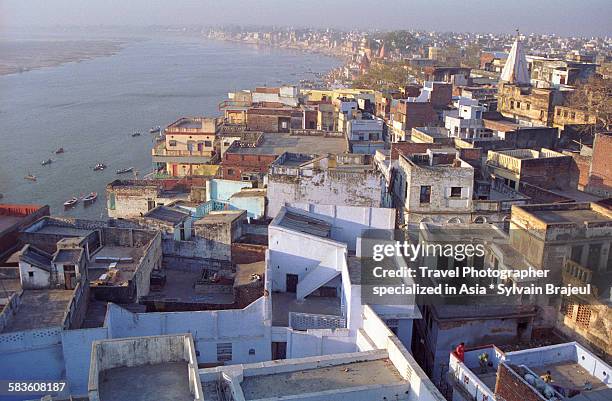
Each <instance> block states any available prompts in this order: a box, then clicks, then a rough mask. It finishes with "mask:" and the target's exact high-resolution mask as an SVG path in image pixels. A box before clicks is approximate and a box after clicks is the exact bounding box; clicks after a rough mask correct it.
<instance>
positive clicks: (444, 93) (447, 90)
mask: <svg viewBox="0 0 612 401" xmlns="http://www.w3.org/2000/svg"><path fill="white" fill-rule="evenodd" d="M452 99H453V85H452V84H442V83H434V84H433V90H432V91H431V98H430V99H429V101H430V102H431V104H432V105H433V107H444V106H446V105H448V104H450V103H451V101H452Z"/></svg>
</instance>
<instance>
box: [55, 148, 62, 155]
mask: <svg viewBox="0 0 612 401" xmlns="http://www.w3.org/2000/svg"><path fill="white" fill-rule="evenodd" d="M60 153H64V148H59V149H57V150H56V151H55V154H56V155H59V154H60Z"/></svg>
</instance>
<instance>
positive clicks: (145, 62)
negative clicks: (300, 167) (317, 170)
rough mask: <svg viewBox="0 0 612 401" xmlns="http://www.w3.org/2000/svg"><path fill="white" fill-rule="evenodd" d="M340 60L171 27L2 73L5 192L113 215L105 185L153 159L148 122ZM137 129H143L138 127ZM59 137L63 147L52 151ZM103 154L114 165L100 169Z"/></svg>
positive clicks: (212, 106) (0, 137) (0, 185)
mask: <svg viewBox="0 0 612 401" xmlns="http://www.w3.org/2000/svg"><path fill="white" fill-rule="evenodd" d="M338 64H339V62H338V61H337V60H335V59H332V58H329V57H325V56H321V55H312V54H304V53H300V52H294V51H290V50H282V49H270V48H256V47H251V46H247V45H242V44H234V43H225V42H214V41H206V40H203V39H199V38H185V37H172V38H168V37H164V38H147V39H146V40H133V41H128V42H127V43H126V44H125V47H124V48H123V50H121V51H120V52H119V53H117V54H115V55H113V56H107V57H98V58H95V59H92V60H87V61H82V62H79V63H68V64H63V65H60V66H56V67H48V68H42V69H39V70H32V71H28V72H24V73H21V74H13V75H6V76H0V193H1V194H3V195H4V198H3V199H2V200H1V201H0V202H2V203H37V204H48V205H50V206H51V213H52V214H61V215H68V216H74V217H84V218H92V219H100V218H102V219H103V218H106V199H105V195H104V194H105V190H104V188H105V185H106V184H107V183H109V182H111V181H112V180H114V179H116V178H117V175H116V173H115V171H116V170H117V169H121V168H126V167H131V166H133V167H134V168H135V169H136V170H138V171H139V172H140V173H141V176H142V175H144V174H145V173H147V172H149V171H151V169H152V163H151V150H150V149H151V144H152V138H151V137H152V135H151V134H149V128H150V127H153V126H158V125H160V126H162V127H163V126H164V125H167V124H169V123H171V122H173V121H175V120H177V119H178V118H179V117H181V116H200V115H203V116H216V115H220V113H219V111H218V104H219V102H221V101H222V100H224V99H225V98H226V96H227V92H230V91H234V90H239V89H248V88H253V87H255V86H258V85H265V84H267V85H268V86H278V85H279V84H281V83H297V81H299V80H300V79H303V78H312V76H311V75H309V71H315V72H326V71H328V70H329V69H331V68H333V67H336V66H337V65H338ZM135 130H140V131H141V132H142V135H141V136H140V137H136V138H133V137H131V135H130V134H131V133H132V132H134V131H135ZM59 147H63V148H64V149H65V153H64V154H61V155H55V154H54V151H55V150H56V149H57V148H59ZM49 158H51V159H52V160H53V163H52V164H50V165H48V166H41V161H42V160H46V159H49ZM97 162H104V163H105V164H107V165H108V168H107V169H106V170H104V171H93V170H92V166H94V165H95V164H96V163H97ZM26 174H33V175H35V176H36V177H37V181H36V182H31V181H27V180H25V179H24V176H25V175H26ZM125 177H126V178H127V177H129V175H126V176H125ZM91 191H96V192H98V194H99V198H98V201H97V202H96V203H95V204H93V205H91V206H89V207H84V206H83V205H82V204H79V205H77V207H75V208H73V209H71V210H64V207H63V202H64V201H65V200H67V199H69V198H70V197H72V196H81V195H84V194H87V193H89V192H91Z"/></svg>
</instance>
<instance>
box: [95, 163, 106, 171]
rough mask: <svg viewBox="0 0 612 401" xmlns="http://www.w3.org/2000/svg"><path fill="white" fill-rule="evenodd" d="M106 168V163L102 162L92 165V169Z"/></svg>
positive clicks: (100, 169)
mask: <svg viewBox="0 0 612 401" xmlns="http://www.w3.org/2000/svg"><path fill="white" fill-rule="evenodd" d="M105 168H106V164H104V163H98V164H96V165H95V166H94V168H93V169H94V171H102V170H104V169H105Z"/></svg>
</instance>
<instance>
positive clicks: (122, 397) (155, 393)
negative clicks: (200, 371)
mask: <svg viewBox="0 0 612 401" xmlns="http://www.w3.org/2000/svg"><path fill="white" fill-rule="evenodd" d="M127 400H130V401H150V400H172V401H193V396H192V395H191V393H190V392H189V376H188V371H187V363H185V362H174V363H161V364H155V365H141V366H135V367H129V368H128V367H122V368H115V369H109V370H107V371H104V372H103V373H102V375H101V378H100V401H127Z"/></svg>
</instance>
